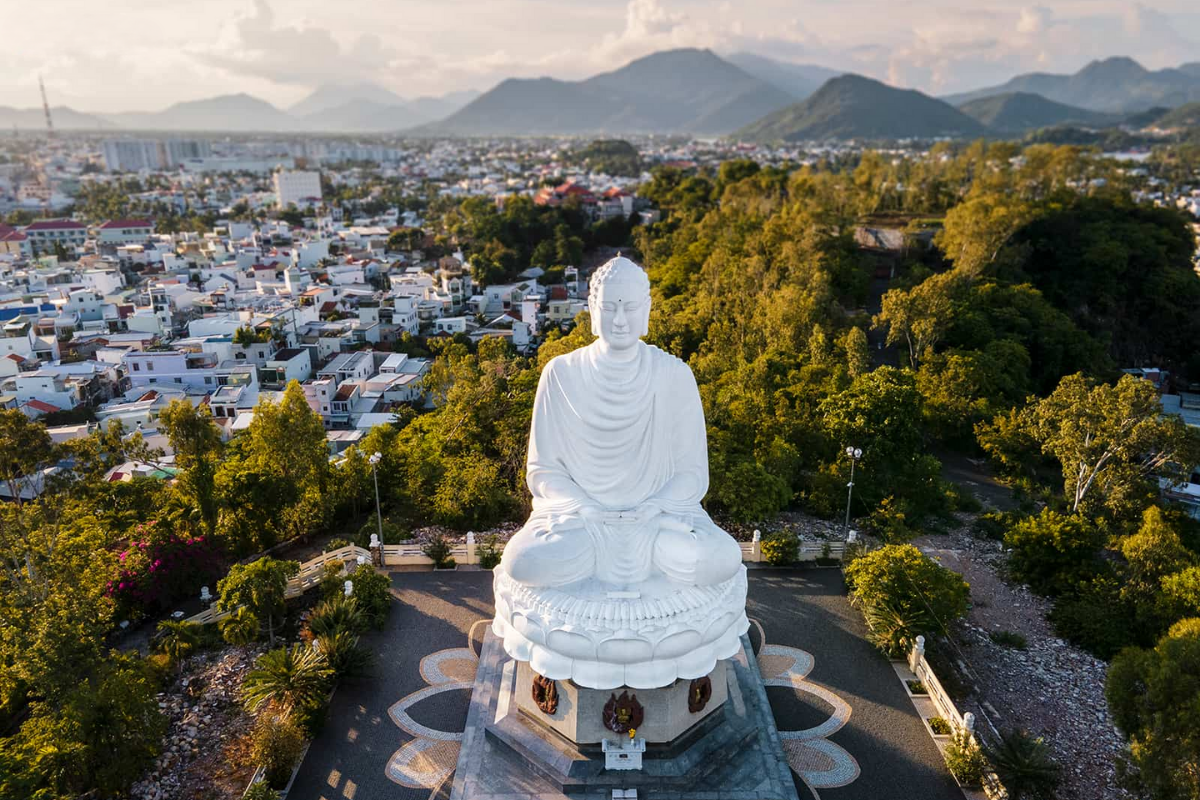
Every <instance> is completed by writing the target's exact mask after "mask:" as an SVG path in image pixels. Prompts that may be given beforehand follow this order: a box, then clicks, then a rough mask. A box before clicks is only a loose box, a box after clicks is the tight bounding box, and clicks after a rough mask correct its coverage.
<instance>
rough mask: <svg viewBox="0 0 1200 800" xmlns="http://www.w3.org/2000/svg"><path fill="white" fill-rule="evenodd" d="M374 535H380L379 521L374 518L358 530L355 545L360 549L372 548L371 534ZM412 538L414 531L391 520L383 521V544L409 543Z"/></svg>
mask: <svg viewBox="0 0 1200 800" xmlns="http://www.w3.org/2000/svg"><path fill="white" fill-rule="evenodd" d="M373 533H374V534H378V533H379V521H378V520H376V519H373V518H372V519H371V520H369V521H367V522H365V523H363V526H362V527H361V528H359V529H358V534H357V535H355V537H354V543H355V544H356V545H358V546H359V547H370V545H371V534H373ZM411 538H412V531H410V530H409V529H408V528H405V527H402V526H401V525H398V524H397V523H395V522H392V521H391V520H390V519H385V520H384V521H383V540H382V544H400V543H401V542H407V541H408V540H409V539H411Z"/></svg>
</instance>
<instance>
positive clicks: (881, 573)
mask: <svg viewBox="0 0 1200 800" xmlns="http://www.w3.org/2000/svg"><path fill="white" fill-rule="evenodd" d="M845 575H846V582H847V584H848V585H849V587H850V590H851V591H852V592H853V595H854V601H855V602H856V603H857V604H858V605H860V606H861V607H862V608H863V611H864V613H865V614H866V616H867V620H868V623H869V624H870V625H871V627H872V633H871V638H872V641H873V642H875V644H876V645H877V646H878V647H880V649H882V650H884V651H885V652H887V653H889V654H891V655H899V654H900V653H902V651H903V650H905V649H907V648H908V647H910V646H911V645H912V641H913V640H914V639H915V638H916V636H917V635H918V634H922V633H932V632H934V631H936V630H939V629H941V628H942V627H944V626H946V625H949V624H950V622H951V621H953V620H955V619H958V618H959V617H961V616H962V615H963V614H965V613H966V612H967V598H968V597H969V595H970V588H969V587H968V586H967V583H966V581H964V580H963V579H962V577H961V576H959V575H958V574H957V573H955V572H953V571H951V570H948V569H946V568H945V567H943V566H941V565H940V564H938V563H937V562H936V561H934V560H933V559H931V558H929V557H928V556H926V555H925V554H923V553H922V552H921V551H920V550H918V549H917V548H915V547H913V546H912V545H910V544H901V545H897V544H892V545H886V546H885V547H881V548H879V549H878V550H874V551H872V552H870V553H867V554H866V555H863V556H861V557H859V558H856V559H855V560H854V561H853V562H852V563H851V564H850V566H848V567H846V570H845Z"/></svg>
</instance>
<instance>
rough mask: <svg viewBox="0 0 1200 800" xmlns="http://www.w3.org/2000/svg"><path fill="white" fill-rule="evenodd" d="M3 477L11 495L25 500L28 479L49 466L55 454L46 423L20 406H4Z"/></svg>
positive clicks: (0, 417) (0, 430) (0, 426)
mask: <svg viewBox="0 0 1200 800" xmlns="http://www.w3.org/2000/svg"><path fill="white" fill-rule="evenodd" d="M0 453H2V454H3V455H0V481H4V485H5V487H6V488H7V489H8V496H9V497H10V498H11V499H12V500H13V501H15V502H16V503H17V505H20V504H21V503H22V502H24V500H25V498H24V491H23V489H24V488H25V487H24V481H23V480H22V479H24V478H29V477H32V476H34V475H35V474H36V473H37V472H38V471H39V470H41V469H42V468H43V467H45V466H46V465H47V464H48V463H49V462H50V459H51V458H52V457H53V455H54V443H53V442H51V441H50V435H49V434H48V433H46V426H45V425H42V424H41V423H39V422H34V421H33V420H31V419H30V418H29V417H27V416H25V415H24V414H23V413H21V412H20V411H18V410H16V409H3V410H0Z"/></svg>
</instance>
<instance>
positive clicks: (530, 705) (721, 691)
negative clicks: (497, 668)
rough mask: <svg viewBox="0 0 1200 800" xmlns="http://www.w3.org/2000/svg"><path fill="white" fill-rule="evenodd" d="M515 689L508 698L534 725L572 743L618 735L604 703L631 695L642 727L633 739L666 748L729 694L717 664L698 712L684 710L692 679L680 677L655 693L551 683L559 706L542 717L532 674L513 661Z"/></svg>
mask: <svg viewBox="0 0 1200 800" xmlns="http://www.w3.org/2000/svg"><path fill="white" fill-rule="evenodd" d="M516 667H517V676H516V687H515V691H514V692H513V694H514V695H515V699H516V701H517V707H518V708H520V709H521V712H522V713H524V714H525V716H526V717H528V718H529V719H530V720H532V721H533V722H536V723H538V724H539V725H542V726H544V727H546V728H549V729H550V730H552V731H554V732H555V733H557V734H559V735H560V736H562V737H564V738H565V739H567V740H568V741H571V742H574V743H575V744H580V745H588V744H599V743H600V742H602V741H603V740H605V739H616V738H617V737H618V736H619V734H616V733H613V732H612V731H610V730H608V729H607V728H605V727H604V705H605V703H607V702H608V701H609V698H611V697H612V696H613V695H614V694H615V695H617V696H618V697H619V696H620V695H621V692H623V691H628V692H629V694H630V695H632V696H636V697H637V701H638V702H639V703H640V704H641V706H642V708H643V709H644V710H645V716H644V718H643V720H642V724H641V725H638V726H637V737H638V738H639V739H645V740H646V743H647V744H649V745H656V744H669V743H670V742H673V741H674V740H676V739H678V738H679V737H680V736H682V735H684V734H685V733H687V732H688V731H689V730H691V729H692V728H694V727H695V726H696V725H698V724H700V722H702V721H703V720H704V719H705V718H706V717H708V716H709V715H710V714H712V713H713V712H715V711H717V710H718V709H719V708H720V707H721V705H722V704H723V703H724V702H725V700H726V698H727V697H728V696H729V689H728V681H727V679H726V676H725V669H726V662H725V661H718V662H717V665H716V667H715V668H714V669H713V671H712V672H711V673H709V675H708V678H709V680H710V681H711V682H712V696H711V697H710V698H709V701H708V704H707V705H705V706H704V708H702V709H700V710H699V711H696V712H692V711H689V710H688V694H689V692H690V691H691V687H692V681H690V680H684V679H680V680H677V681H675V682H674V683H672V684H670V685H668V686H664V687H662V688H660V689H629V688H627V687H621V688H618V689H615V690H612V689H588V688H586V687H583V686H577V685H575V683H573V682H572V681H569V680H561V681H556V682H555V685H556V687H557V689H558V708H557V709H556V710H555V712H554V714H552V715H551V714H547V713H545V712H544V711H542V710H541V709H540V708H538V707H537V704H536V703H535V702H534V701H533V689H532V684H533V678H534V676H535V675H536V673H535V672H534V671H533V668H532V667H530V666H529V664H528V663H527V662H524V661H519V662H517V665H516Z"/></svg>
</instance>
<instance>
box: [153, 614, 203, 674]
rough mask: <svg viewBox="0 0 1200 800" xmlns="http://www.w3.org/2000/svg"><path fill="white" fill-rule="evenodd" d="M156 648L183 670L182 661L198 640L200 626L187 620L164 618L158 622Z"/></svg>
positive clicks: (189, 653) (194, 647)
mask: <svg viewBox="0 0 1200 800" xmlns="http://www.w3.org/2000/svg"><path fill="white" fill-rule="evenodd" d="M156 632H157V634H158V642H157V648H158V651H159V652H160V653H165V654H166V655H167V657H168V658H170V659H171V663H173V664H175V666H176V668H177V669H178V670H179V671H180V672H183V661H184V659H185V658H187V657H188V656H189V655H191V653H192V651H193V650H195V649H196V645H197V644H199V642H200V626H199V625H198V624H196V623H195V622H188V621H187V620H174V619H164V620H162V621H161V622H159V623H158V628H157V629H156Z"/></svg>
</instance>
